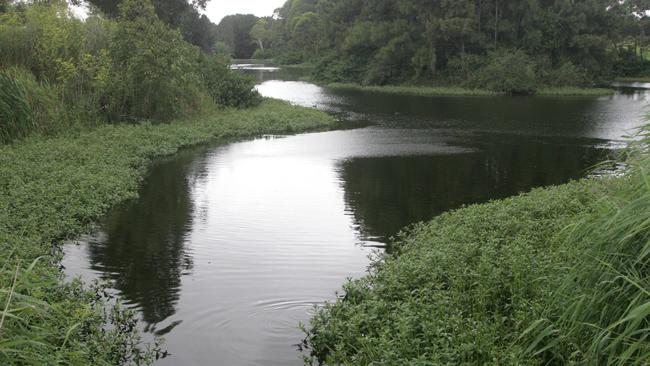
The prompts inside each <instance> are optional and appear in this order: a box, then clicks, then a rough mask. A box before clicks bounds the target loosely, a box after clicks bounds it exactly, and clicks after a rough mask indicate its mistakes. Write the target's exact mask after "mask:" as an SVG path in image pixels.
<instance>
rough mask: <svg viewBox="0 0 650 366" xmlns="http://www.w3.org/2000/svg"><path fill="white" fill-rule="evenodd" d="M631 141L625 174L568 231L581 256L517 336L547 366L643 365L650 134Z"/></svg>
mask: <svg viewBox="0 0 650 366" xmlns="http://www.w3.org/2000/svg"><path fill="white" fill-rule="evenodd" d="M637 137H638V139H637V140H636V141H635V142H633V143H632V144H631V146H630V148H629V150H628V151H627V159H626V161H627V164H628V167H629V169H628V172H627V174H626V175H625V176H624V177H622V178H620V179H619V181H616V182H612V186H611V187H610V189H609V190H608V191H607V193H606V194H604V195H602V196H601V197H600V199H599V200H598V204H597V205H596V210H595V211H594V212H593V213H592V214H591V215H589V216H587V217H585V218H583V219H582V220H580V221H577V222H574V223H573V224H572V225H571V230H569V231H567V235H566V237H565V238H564V243H565V245H567V246H574V247H578V248H580V250H581V253H582V255H581V256H580V257H579V258H578V259H577V260H576V263H568V265H571V270H570V272H569V274H568V275H567V276H566V278H565V279H564V281H563V283H562V285H561V287H560V288H559V291H558V292H557V295H556V296H555V297H554V298H553V301H552V302H551V304H550V306H549V307H548V308H547V309H546V310H545V312H544V314H543V316H542V317H540V318H539V319H538V320H537V321H536V322H534V323H533V324H532V325H531V326H530V328H529V329H528V330H527V331H526V332H525V333H524V334H523V336H522V340H524V341H525V343H527V346H528V347H527V348H528V351H529V352H531V353H532V354H537V355H540V356H542V358H543V359H544V360H545V361H547V362H553V363H567V362H578V363H581V364H589V365H648V364H650V155H649V152H650V150H649V149H650V127H648V126H646V127H645V128H643V129H642V130H641V131H640V133H639V135H638V136H637ZM532 340H534V341H532Z"/></svg>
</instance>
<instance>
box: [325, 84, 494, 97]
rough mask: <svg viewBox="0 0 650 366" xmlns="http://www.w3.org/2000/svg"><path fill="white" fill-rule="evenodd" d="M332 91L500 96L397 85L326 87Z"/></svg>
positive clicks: (481, 91) (341, 85)
mask: <svg viewBox="0 0 650 366" xmlns="http://www.w3.org/2000/svg"><path fill="white" fill-rule="evenodd" d="M325 86H326V87H328V88H331V89H343V90H360V91H370V92H375V93H386V94H402V95H417V96H490V95H498V93H494V92H491V91H488V90H478V89H465V88H459V87H446V86H439V87H426V86H396V85H383V86H377V85H374V86H373V85H369V86H364V85H359V84H349V83H331V84H326V85H325Z"/></svg>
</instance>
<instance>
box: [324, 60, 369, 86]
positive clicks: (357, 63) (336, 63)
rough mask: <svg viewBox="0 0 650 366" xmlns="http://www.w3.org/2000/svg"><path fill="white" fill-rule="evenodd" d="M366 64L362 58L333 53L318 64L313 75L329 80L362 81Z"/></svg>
mask: <svg viewBox="0 0 650 366" xmlns="http://www.w3.org/2000/svg"><path fill="white" fill-rule="evenodd" d="M366 66H367V65H365V64H364V63H363V60H362V59H360V58H346V59H342V58H341V57H340V56H339V55H338V54H336V53H332V54H330V55H329V56H327V57H325V58H323V59H321V60H320V61H319V62H318V63H317V64H316V67H315V68H314V70H313V71H312V76H313V77H314V79H316V80H321V81H327V82H348V81H352V82H361V80H362V79H363V73H364V71H365V67H366Z"/></svg>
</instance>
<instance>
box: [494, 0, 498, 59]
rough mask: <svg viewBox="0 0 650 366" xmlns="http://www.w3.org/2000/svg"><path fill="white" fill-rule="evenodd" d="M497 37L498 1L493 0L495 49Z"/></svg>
mask: <svg viewBox="0 0 650 366" xmlns="http://www.w3.org/2000/svg"><path fill="white" fill-rule="evenodd" d="M498 37H499V0H494V47H495V48H496V47H497V41H498Z"/></svg>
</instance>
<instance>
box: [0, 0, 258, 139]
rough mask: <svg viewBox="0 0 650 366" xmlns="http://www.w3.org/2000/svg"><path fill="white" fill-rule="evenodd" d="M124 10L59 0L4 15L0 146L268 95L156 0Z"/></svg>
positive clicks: (128, 2) (0, 21)
mask: <svg viewBox="0 0 650 366" xmlns="http://www.w3.org/2000/svg"><path fill="white" fill-rule="evenodd" d="M119 10H120V13H119V15H118V16H117V17H116V18H115V19H107V18H105V17H102V16H91V17H89V18H88V19H86V20H85V21H81V20H79V19H76V18H74V17H73V16H72V15H71V14H70V11H69V9H68V5H67V3H66V2H65V1H63V0H56V1H49V2H40V1H39V2H34V3H29V2H28V3H22V2H21V3H9V4H8V5H7V9H6V10H5V11H3V12H0V83H2V86H3V92H1V93H0V116H2V119H1V120H0V142H9V141H12V140H13V139H16V138H20V137H24V136H25V135H27V134H29V133H30V132H40V133H44V134H56V133H60V132H63V133H69V132H70V131H71V130H77V131H78V130H83V129H84V128H88V127H95V126H99V125H101V124H103V123H107V122H111V123H114V122H122V121H131V122H132V121H136V120H152V121H168V120H171V119H177V118H183V117H190V116H193V115H199V114H200V113H201V112H202V111H210V110H211V109H213V108H214V106H215V105H217V106H220V107H228V106H249V105H254V104H255V103H257V102H258V101H259V96H258V95H257V93H256V92H255V91H253V81H252V80H251V79H250V78H246V77H244V76H243V75H242V74H240V73H235V72H231V71H230V70H229V69H228V62H229V60H228V59H227V58H224V57H223V56H220V55H214V54H208V53H204V52H201V51H200V49H199V48H198V47H195V46H192V45H191V44H189V43H187V42H186V41H185V40H184V39H183V36H182V34H181V33H180V32H179V31H178V30H174V29H172V28H170V27H169V26H168V25H167V24H166V23H165V22H163V21H162V20H160V19H159V18H158V17H157V15H156V13H155V9H154V7H153V6H152V5H151V3H150V2H149V1H148V0H124V1H121V2H120V5H119ZM217 78H218V80H217ZM27 109H28V110H27Z"/></svg>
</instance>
